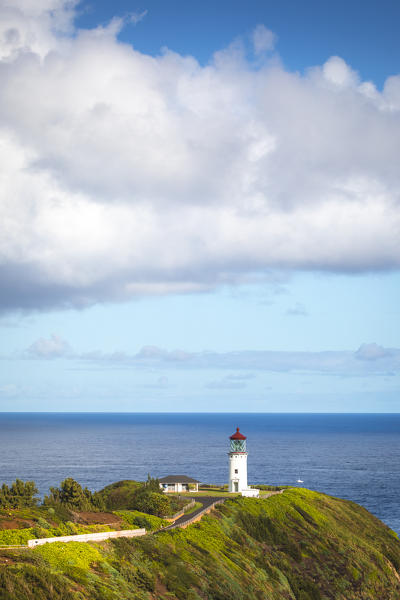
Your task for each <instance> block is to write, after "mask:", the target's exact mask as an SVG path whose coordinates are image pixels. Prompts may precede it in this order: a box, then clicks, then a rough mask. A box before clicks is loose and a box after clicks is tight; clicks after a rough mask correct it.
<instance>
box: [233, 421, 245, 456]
mask: <svg viewBox="0 0 400 600" xmlns="http://www.w3.org/2000/svg"><path fill="white" fill-rule="evenodd" d="M229 439H230V440H231V446H230V451H231V452H246V436H245V435H243V434H242V433H240V431H239V427H236V432H235V433H234V434H233V435H231V437H230V438H229Z"/></svg>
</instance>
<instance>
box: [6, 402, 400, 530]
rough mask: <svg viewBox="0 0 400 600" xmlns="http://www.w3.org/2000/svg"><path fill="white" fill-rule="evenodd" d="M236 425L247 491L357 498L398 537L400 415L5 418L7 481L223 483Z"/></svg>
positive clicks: (44, 487) (43, 485) (45, 484)
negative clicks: (294, 490)
mask: <svg viewBox="0 0 400 600" xmlns="http://www.w3.org/2000/svg"><path fill="white" fill-rule="evenodd" d="M236 427H240V430H241V431H242V432H243V433H244V434H245V435H246V436H247V438H248V439H247V444H248V451H249V457H248V475H249V483H252V484H257V483H269V484H289V485H303V486H304V487H307V488H310V489H315V490H319V491H321V492H325V493H327V494H332V495H334V496H339V497H341V498H347V499H350V500H354V501H355V502H358V503H360V504H363V505H364V506H365V507H366V508H367V509H368V510H369V511H371V512H372V513H373V514H375V515H376V516H377V517H379V518H380V519H382V521H384V522H385V523H387V525H389V527H391V528H392V529H393V530H395V531H397V532H398V533H400V503H399V498H400V414H304V413H303V414H276V413H274V414H265V413H263V414H254V413H248V414H243V413H241V414H227V413H224V414H202V413H198V414H194V413H188V414H183V413H172V414H171V413H168V414H161V413H156V414H154V413H148V414H146V413H128V414H120V413H118V414H110V413H0V483H1V482H3V481H4V482H7V483H10V482H11V481H13V480H14V479H15V478H16V477H19V478H21V479H24V480H26V479H30V480H31V479H33V480H34V481H36V483H37V485H38V488H39V490H40V493H41V494H45V493H47V491H48V488H49V486H54V485H58V484H59V483H60V482H61V481H62V480H63V479H65V478H66V477H73V478H75V479H76V480H77V481H79V482H80V483H81V484H82V485H87V486H88V487H89V488H90V489H92V490H96V489H101V488H102V487H104V486H105V485H107V484H108V483H111V482H113V481H118V480H120V479H139V480H143V479H145V478H146V477H147V474H148V473H150V474H151V475H152V476H158V477H162V476H164V475H169V474H175V475H176V474H185V475H189V476H191V477H194V478H196V479H199V480H200V481H202V482H207V483H221V484H222V483H226V482H227V474H228V457H227V452H228V448H229V436H230V435H231V434H232V433H233V432H234V431H235V429H236ZM298 479H302V480H303V481H304V483H303V484H297V483H296V482H297V480H298Z"/></svg>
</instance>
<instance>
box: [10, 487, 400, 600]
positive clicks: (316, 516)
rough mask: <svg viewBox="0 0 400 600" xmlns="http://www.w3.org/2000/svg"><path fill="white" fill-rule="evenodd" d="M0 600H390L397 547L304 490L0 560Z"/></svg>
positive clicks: (379, 526)
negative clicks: (183, 521)
mask: <svg viewBox="0 0 400 600" xmlns="http://www.w3.org/2000/svg"><path fill="white" fill-rule="evenodd" d="M0 565H1V566H0V598H1V600H3V599H4V600H42V599H43V600H47V599H51V600H87V599H95V600H152V599H154V600H156V599H161V598H169V599H171V600H172V599H179V600H199V599H205V598H207V599H210V600H252V599H253V598H254V599H259V600H262V599H271V600H275V599H276V600H282V599H296V600H318V599H333V598H334V599H341V600H352V599H357V600H369V599H371V600H398V599H399V598H400V543H399V541H398V539H397V536H396V534H394V533H393V532H392V531H391V530H390V529H389V528H388V527H386V526H385V525H384V524H383V523H381V522H380V521H379V520H378V519H376V518H375V517H373V516H372V515H371V514H370V513H368V511H366V510H365V509H364V508H362V507H361V506H358V505H356V504H354V503H352V502H349V501H345V500H340V499H337V498H332V497H330V496H326V495H324V494H319V493H317V492H311V491H309V490H305V489H292V490H286V491H285V492H284V493H283V494H279V495H276V496H273V497H271V498H268V499H264V500H261V499H260V500H258V499H251V498H235V499H232V500H228V501H226V502H225V504H223V505H221V506H219V507H218V509H217V510H216V511H215V512H213V513H212V514H211V515H209V516H206V517H204V518H203V520H202V521H201V522H199V523H197V524H194V525H191V526H189V527H188V528H187V529H185V530H179V529H177V530H173V531H168V532H160V533H157V534H156V535H148V536H145V537H143V538H138V539H135V540H128V539H120V540H115V541H112V542H105V543H102V544H77V543H69V544H62V543H56V544H47V545H45V546H41V547H38V548H36V549H35V550H31V551H27V550H23V551H16V550H15V551H9V550H7V551H0Z"/></svg>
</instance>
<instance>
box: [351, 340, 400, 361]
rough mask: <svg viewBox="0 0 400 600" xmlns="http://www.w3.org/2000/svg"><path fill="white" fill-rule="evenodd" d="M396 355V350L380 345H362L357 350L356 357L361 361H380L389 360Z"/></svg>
mask: <svg viewBox="0 0 400 600" xmlns="http://www.w3.org/2000/svg"><path fill="white" fill-rule="evenodd" d="M393 354H394V355H395V354H396V351H395V350H392V349H391V348H383V347H382V346H378V344H375V343H372V344H362V345H361V346H360V347H359V349H358V350H357V352H356V354H355V356H356V358H358V359H359V360H378V359H381V358H387V357H390V356H392V355H393Z"/></svg>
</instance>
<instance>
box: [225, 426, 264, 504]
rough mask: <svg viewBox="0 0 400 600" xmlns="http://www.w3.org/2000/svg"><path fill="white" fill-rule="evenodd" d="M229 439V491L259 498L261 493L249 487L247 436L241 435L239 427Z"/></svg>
mask: <svg viewBox="0 0 400 600" xmlns="http://www.w3.org/2000/svg"><path fill="white" fill-rule="evenodd" d="M229 439H230V449H229V453H228V456H229V491H230V492H240V493H241V494H242V496H255V497H257V496H258V495H259V493H260V491H259V490H257V489H254V488H249V487H248V486H247V449H246V436H245V435H243V434H242V433H240V431H239V427H237V428H236V432H235V433H234V434H233V435H231V436H230V438H229Z"/></svg>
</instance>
